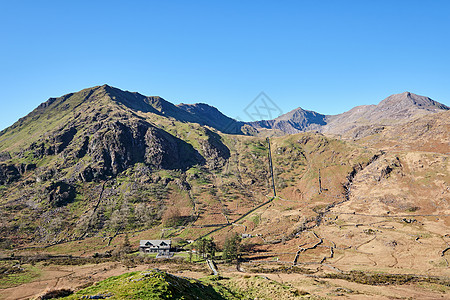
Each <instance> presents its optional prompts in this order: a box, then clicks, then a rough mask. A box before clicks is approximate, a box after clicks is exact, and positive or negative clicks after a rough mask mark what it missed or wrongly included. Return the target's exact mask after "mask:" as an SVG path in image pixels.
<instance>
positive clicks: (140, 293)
mask: <svg viewBox="0 0 450 300" xmlns="http://www.w3.org/2000/svg"><path fill="white" fill-rule="evenodd" d="M99 294H103V295H105V294H106V295H111V297H109V298H108V299H186V300H189V299H212V300H214V299H225V298H224V297H222V296H221V294H220V293H219V292H217V291H216V290H215V289H214V288H213V286H212V285H210V284H205V283H202V282H201V281H198V280H194V279H188V278H182V277H177V276H174V275H170V274H168V273H165V272H161V271H159V270H156V269H155V270H150V271H144V272H131V273H126V274H123V275H120V276H114V277H110V278H108V279H106V280H103V281H100V282H98V283H97V284H95V285H93V286H91V287H88V288H86V289H83V290H80V291H78V292H77V293H75V294H73V295H71V296H69V297H66V298H64V299H80V298H81V297H83V296H95V295H99Z"/></svg>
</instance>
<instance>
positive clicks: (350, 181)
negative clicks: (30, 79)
mask: <svg viewBox="0 0 450 300" xmlns="http://www.w3.org/2000/svg"><path fill="white" fill-rule="evenodd" d="M449 132H450V111H449V107H447V106H446V105H444V104H441V103H438V102H436V101H434V100H432V99H430V98H428V97H424V96H418V95H415V94H412V93H409V92H405V93H401V94H397V95H392V96H390V97H388V98H386V99H384V100H383V101H381V102H380V103H379V104H378V105H365V106H359V107H355V108H353V109H351V110H349V111H347V112H345V113H342V114H339V115H334V116H330V115H323V114H320V113H317V112H313V111H307V110H304V109H302V108H297V109H295V110H292V111H291V112H288V113H286V114H284V115H282V116H280V117H278V118H275V119H273V120H261V121H256V122H240V121H237V120H234V119H232V118H230V117H227V116H225V115H224V114H222V113H221V112H220V111H219V110H217V109H216V108H214V107H212V106H210V105H207V104H202V103H197V104H178V105H175V104H173V103H170V102H169V101H166V100H164V99H163V98H161V97H158V96H144V95H142V94H139V93H135V92H128V91H122V90H120V89H117V88H114V87H111V86H108V85H102V86H96V87H92V88H87V89H84V90H81V91H79V92H75V93H70V94H67V95H64V96H61V97H58V98H50V99H48V100H47V101H46V102H44V103H42V104H41V105H39V106H38V107H37V108H36V109H34V110H33V111H32V112H30V113H29V114H28V115H27V116H25V117H23V118H21V119H19V120H18V121H17V122H16V123H14V124H13V125H12V126H10V127H8V128H6V129H4V130H2V131H1V132H0V260H1V258H2V257H3V258H4V259H5V261H8V263H7V264H3V261H0V262H1V263H2V265H0V285H1V284H3V282H5V281H4V278H9V277H8V276H9V275H5V273H4V271H2V270H6V271H7V272H10V271H11V270H13V271H14V272H16V271H17V272H19V271H18V270H19V269H18V268H17V267H16V266H17V264H19V263H20V264H23V262H26V261H28V260H27V259H25V258H24V257H25V255H29V254H30V253H37V254H39V255H38V258H39V257H40V258H39V259H41V258H42V257H45V255H49V254H52V255H55V256H56V257H57V258H58V259H59V258H61V257H60V255H66V256H65V257H66V258H67V259H68V260H69V263H73V261H71V260H72V258H74V257H77V259H87V258H92V259H94V261H95V262H96V263H97V262H99V261H101V260H102V259H108V257H111V256H113V255H116V256H115V257H122V259H124V261H125V260H127V261H128V260H133V261H134V262H133V263H132V264H133V265H134V264H135V263H136V262H137V261H136V260H134V256H128V255H126V256H121V252H120V251H121V250H120V249H123V246H124V245H125V244H127V247H131V248H133V247H134V248H136V247H137V246H138V245H139V240H141V239H145V240H149V239H157V240H161V239H171V240H172V241H173V244H175V245H177V246H179V247H185V246H186V245H188V244H189V243H190V242H192V241H195V240H197V241H202V239H203V238H205V237H207V238H208V239H209V238H211V241H214V243H216V244H217V246H218V248H219V249H221V248H222V249H223V247H224V245H225V244H226V241H227V239H228V238H229V237H230V236H232V235H233V234H238V235H239V236H241V237H243V239H242V253H241V254H242V265H241V266H240V268H241V269H240V270H241V271H242V270H245V271H246V272H249V273H255V274H266V275H267V276H272V275H274V274H275V273H276V274H277V276H278V274H281V275H282V276H284V275H286V276H294V277H295V278H298V276H303V275H302V274H307V275H308V276H311V274H314V276H317V277H318V278H324V280H329V282H332V285H330V284H328V283H326V285H325V284H323V285H322V286H321V287H320V288H318V287H317V285H316V284H317V282H316V280H315V279H314V282H312V281H311V278H310V277H304V279H305V280H310V283H308V284H307V285H309V286H310V288H308V291H309V292H311V294H313V295H317V296H320V297H324V298H325V297H328V296H329V295H331V294H330V293H336V286H339V287H340V288H342V290H345V289H344V287H345V288H346V289H350V288H351V289H352V290H353V289H355V290H356V292H354V294H355V295H357V296H359V295H363V294H364V295H366V294H367V295H368V294H370V295H372V296H373V294H371V293H372V291H370V292H368V290H367V289H366V287H365V286H363V287H360V286H356V285H345V284H343V280H344V281H349V282H350V281H351V283H352V284H353V283H355V282H359V283H358V284H364V283H365V282H368V281H370V280H374V279H376V280H378V281H377V282H378V283H379V284H382V285H383V286H385V284H388V285H386V286H387V288H389V287H390V286H389V284H390V283H393V284H397V283H398V281H397V280H406V281H404V282H405V283H411V282H412V281H411V280H413V279H414V281H417V282H416V283H412V284H413V285H412V286H408V289H410V288H412V289H415V290H418V291H419V292H418V293H416V294H415V292H409V294H407V295H412V296H413V297H416V296H417V295H421V296H422V295H425V296H424V297H422V298H424V299H425V298H427V297H428V296H429V297H428V298H430V299H436V298H437V296H439V297H440V295H438V294H437V293H438V292H436V291H437V290H439V291H440V290H441V289H444V288H446V287H448V282H447V281H444V282H443V283H442V282H441V281H440V279H439V278H443V277H445V276H447V277H446V278H448V276H449V275H450V274H449V271H448V270H449V269H448V259H449V257H448V255H449V254H450V251H447V250H448V245H449V243H450V236H449V235H448V234H447V233H448V226H449V224H450V208H449V207H450V206H449V203H450V187H449V184H448V183H449V182H450V174H449V170H450V168H449V162H450V159H449V155H450V150H449V149H450V148H449V143H450V136H449ZM268 136H270V139H269V140H267V139H266V137H268ZM269 149H271V152H269ZM269 153H271V155H270V156H269ZM269 157H270V159H269ZM272 173H273V174H272ZM274 192H276V197H274ZM212 239H213V240H212ZM41 254H42V255H41ZM184 254H186V253H184ZM22 255H24V256H22ZM72 256H73V257H72ZM19 257H21V258H19ZM136 257H137V256H136ZM186 258H187V256H184V257H183V256H179V257H177V259H181V260H183V259H186ZM144 260H145V259H144ZM216 260H217V257H216ZM87 261H89V260H87ZM175 261H176V260H175ZM47 263H50V264H51V263H52V262H49V261H46V262H43V263H42V264H41V263H40V264H39V266H38V267H39V268H42V270H43V275H42V277H43V278H44V279H45V278H47V277H46V276H48V278H54V276H56V275H54V274H55V269H53V265H47ZM58 263H59V262H58ZM108 263H110V262H108ZM219 263H220V265H219V267H218V268H219V270H221V271H223V270H227V268H229V267H228V265H226V262H223V261H222V262H221V261H220V260H219ZM5 265H8V267H7V268H6V267H5ZM25 265H26V263H25ZM21 266H22V265H21ZM110 266H111V265H110ZM117 266H119V264H118V265H117ZM193 266H196V267H199V268H203V267H204V264H201V266H200V265H198V264H191V265H188V266H187V268H191V267H193ZM5 268H6V269H5ZM21 268H22V267H21ZM86 268H87V269H85V267H84V266H83V267H82V268H81V269H82V274H84V275H82V276H78V275H77V276H78V277H77V276H75V275H73V276H72V275H68V276H72V277H68V278H69V279H68V281H67V282H64V284H66V283H67V284H69V286H70V287H73V288H74V289H80V288H82V286H84V287H86V283H87V282H86V281H85V279H86V278H88V277H87V275H86V274H87V273H85V271H86V270H91V271H92V272H91V273H89V274H90V275H89V278H90V277H91V275H92V276H94V274H97V271H99V272H100V273H103V274H104V277H103V278H105V277H107V276H111V275H112V274H111V273H108V272H107V271H105V270H109V267H108V268H106V265H102V266H101V267H100V266H98V268H97V267H91V266H89V267H87V266H86ZM112 268H116V267H112ZM173 268H174V265H173V264H172V263H171V264H170V265H169V271H173ZM22 269H23V271H20V272H23V276H27V278H30V279H29V280H35V279H36V280H38V278H40V277H39V276H40V275H39V274H35V273H33V272H35V271H36V270H37V267H34V266H32V265H30V266H28V265H26V266H25V267H24V268H22ZM81 269H80V270H81ZM65 270H68V269H65ZM101 270H103V271H101ZM142 270H143V269H142ZM229 270H231V269H230V268H229ZM235 270H236V269H235V268H234V270H233V272H235ZM361 270H363V272H362V271H361ZM46 272H49V273H46ZM117 272H118V274H121V273H123V270H122V271H117ZM225 272H226V271H225ZM230 272H231V271H230ZM358 272H359V273H358ZM377 272H378V273H377ZM379 272H382V274H383V276H378V275H377V274H379ZM372 273H373V274H375V275H374V276H372V275H370V274H372ZM401 273H404V274H407V276H413V277H405V278H406V279H405V278H404V277H402V276H403V275H402V274H401ZM20 274H22V273H20ZM33 274H34V275H33ZM64 274H66V273H64ZM226 274H227V277H228V274H230V276H231V277H234V276H235V274H234V275H232V274H231V273H226ZM266 275H264V276H266ZM429 275H434V276H435V277H433V278H431V277H430V278H429V277H428V276H429ZM5 276H6V277H5ZM33 276H35V277H33ZM52 276H53V277H52ZM64 276H65V275H64ZM64 276H63V277H64ZM133 276H134V275H133ZM327 276H328V277H327ZM333 276H334V277H333ZM32 278H35V279H32ZM97 278H98V277H97ZM244 278H245V277H244ZM252 278H253V277H252ZM255 278H256V277H255ZM264 278H265V277H264ZM274 278H275V277H274ZM292 278H293V277H292ZM411 278H413V279H411ZM260 279H261V282H266V281H267V280H266V279H263V278H262V277H261V278H260ZM2 280H3V281H2ZM27 280H28V279H27ZM86 280H87V279H86ZM220 280H222V279H220ZM224 280H225V279H224ZM227 280H228V279H227ZM286 280H287V279H286ZM289 280H290V279H289ZM69 281H70V282H69ZM11 282H12V283H11V284H12V285H20V284H21V282H22V281H18V280H13V281H11ZM18 282H19V283H18ZM58 282H59V279H58V280H57V281H56V283H55V282H53V283H52V284H48V285H47V286H56V285H62V284H63V283H58ZM89 282H90V283H91V284H92V283H93V282H92V280H91V279H89ZM221 282H222V281H221ZM286 282H287V281H286ZM292 282H293V283H294V281H292ZM304 282H306V281H302V282H301V283H298V284H301V285H303V284H304ZM324 282H325V281H324ZM402 282H403V281H402ZM75 283H76V284H75ZM269 283H271V282H268V283H267V284H268V285H269V286H268V289H267V291H268V292H270V293H268V294H267V297H265V299H272V298H273V297H274V295H273V294H272V286H273V285H272V284H269ZM425 283H426V284H428V283H430V284H431V283H432V284H434V285H436V288H435V289H436V291H427V292H423V290H421V289H423V286H424V285H423V284H425ZM296 284H297V283H296ZM414 284H416V285H414ZM41 286H42V285H40V286H39V288H41ZM95 286H96V285H94V286H93V287H94V288H95ZM395 287H396V286H395ZM243 288H244V286H243ZM302 288H303V287H302ZM0 289H1V286H0ZM18 289H20V287H18ZM244 289H245V288H244ZM282 290H285V286H283V288H282ZM393 291H394V292H395V290H393V289H390V290H386V291H384V292H383V293H384V294H383V295H387V296H386V297H385V298H386V299H387V298H389V297H390V296H391V293H393ZM398 291H400V289H398V290H397V292H395V293H396V294H395V295H396V297H398V298H401V297H403V298H404V295H405V294H402V293H400V292H398ZM8 292H11V293H14V292H12V291H6V292H5V293H8ZM37 292H39V291H37ZM0 293H3V290H0ZM339 293H340V292H339ZM352 293H353V292H352ZM377 296H378V291H377ZM14 297H15V296H14V295H12V296H11V299H15V298H17V297H15V298H14ZM255 297H256V296H255ZM255 297H252V298H255ZM314 297H315V296H314ZM320 297H318V298H320ZM281 298H283V299H284V298H285V297H284V296H280V299H281ZM416 298H417V297H416ZM286 299H287V298H286Z"/></svg>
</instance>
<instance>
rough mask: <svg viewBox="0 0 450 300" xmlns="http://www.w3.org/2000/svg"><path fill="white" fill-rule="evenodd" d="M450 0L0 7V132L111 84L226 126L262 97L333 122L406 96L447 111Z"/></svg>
mask: <svg viewBox="0 0 450 300" xmlns="http://www.w3.org/2000/svg"><path fill="white" fill-rule="evenodd" d="M449 12H450V1H446V0H443V1H436V0H434V1H414V0H408V1H395V0H394V1H392V0H390V1H369V0H367V1H363V0H358V1H345V0H341V1H222V2H220V3H219V2H218V1H46V0H43V1H1V2H0V34H1V35H0V37H1V47H0V87H1V89H0V101H1V105H2V109H1V110H0V129H2V128H5V127H7V126H9V125H11V124H12V123H14V122H15V121H16V120H17V119H18V118H20V117H22V116H24V115H26V114H27V113H29V112H30V111H31V110H33V109H34V108H35V107H36V106H37V105H39V104H40V103H41V102H44V101H45V100H47V99H48V98H49V97H57V96H61V95H63V94H66V93H69V92H74V91H78V90H81V89H83V88H86V87H90V86H95V85H101V84H105V83H107V84H109V85H112V86H115V87H118V88H121V89H124V90H130V91H138V92H140V93H142V94H144V95H159V96H162V97H164V98H165V99H167V100H169V101H171V102H173V103H180V102H184V103H193V102H206V103H209V104H211V105H213V106H216V107H217V108H219V109H220V110H221V111H222V112H223V113H225V114H227V115H229V116H231V117H240V118H242V119H246V116H245V114H244V113H243V109H244V108H245V107H246V106H247V104H248V103H250V102H251V101H252V100H253V99H254V98H255V97H256V96H257V95H258V94H259V93H260V92H261V91H264V92H265V93H266V94H267V95H269V97H271V98H272V99H273V100H274V101H275V102H276V103H277V105H278V106H279V107H280V108H281V109H282V111H283V112H287V111H289V110H292V109H294V108H296V107H299V106H300V107H303V108H304V109H309V110H314V111H317V112H320V113H324V114H337V113H341V112H344V111H346V110H348V109H350V108H352V107H353V106H356V105H361V104H376V103H378V102H379V101H381V100H382V99H384V98H385V97H387V96H389V95H390V94H394V93H401V92H404V91H410V92H414V93H417V94H421V95H426V96H429V97H431V98H433V99H434V100H437V101H439V102H442V103H444V104H447V105H449V102H450V101H449V100H450V90H449V87H450V75H449V74H450V73H449V67H450V18H449V17H448V15H449Z"/></svg>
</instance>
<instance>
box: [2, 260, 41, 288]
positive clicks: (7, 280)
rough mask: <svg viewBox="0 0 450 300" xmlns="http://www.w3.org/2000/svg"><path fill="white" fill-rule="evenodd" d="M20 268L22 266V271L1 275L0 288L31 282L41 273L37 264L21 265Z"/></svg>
mask: <svg viewBox="0 0 450 300" xmlns="http://www.w3.org/2000/svg"><path fill="white" fill-rule="evenodd" d="M21 268H23V271H20V272H17V273H12V274H8V275H5V276H1V277H0V289H6V288H10V287H15V286H19V285H21V284H24V283H28V282H31V281H33V280H35V279H37V278H39V276H40V275H41V270H40V268H39V267H38V266H32V265H23V266H21Z"/></svg>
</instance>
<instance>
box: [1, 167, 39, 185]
mask: <svg viewBox="0 0 450 300" xmlns="http://www.w3.org/2000/svg"><path fill="white" fill-rule="evenodd" d="M34 169H36V165H35V164H23V163H22V164H17V165H12V164H0V185H3V184H8V183H12V182H14V181H16V180H19V179H20V178H21V177H22V175H23V174H24V173H25V172H27V171H31V170H34Z"/></svg>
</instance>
